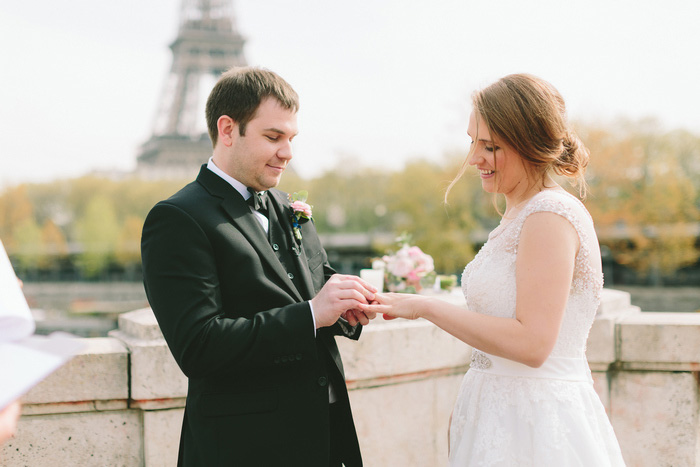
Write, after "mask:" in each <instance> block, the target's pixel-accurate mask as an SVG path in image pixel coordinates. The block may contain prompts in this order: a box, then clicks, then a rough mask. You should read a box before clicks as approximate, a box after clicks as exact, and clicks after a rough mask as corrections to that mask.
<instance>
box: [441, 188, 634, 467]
mask: <svg viewBox="0 0 700 467" xmlns="http://www.w3.org/2000/svg"><path fill="white" fill-rule="evenodd" d="M541 211H548V212H553V213H556V214H558V215H560V216H562V217H564V218H565V219H567V220H568V221H569V222H570V223H571V224H572V225H573V226H574V228H575V229H576V231H577V233H578V236H579V240H580V244H581V247H580V250H579V252H578V254H577V256H576V263H575V267H574V278H573V282H572V286H571V290H570V293H569V300H568V302H567V307H566V311H565V314H564V318H563V322H562V326H561V330H560V333H559V336H558V339H557V342H556V344H555V346H554V349H553V351H552V353H551V355H550V357H549V358H548V360H547V361H546V362H545V363H544V364H543V365H542V367H540V368H531V367H528V366H526V365H522V364H520V363H517V362H514V361H510V360H507V359H503V358H499V357H495V356H492V355H489V354H486V353H484V352H481V351H479V350H474V352H473V354H472V363H471V367H470V369H469V371H468V372H467V374H466V375H465V376H464V379H463V382H462V386H461V388H460V391H459V395H458V398H457V402H456V404H455V408H454V411H453V414H452V423H451V426H450V456H449V459H450V466H453V467H457V466H460V467H461V466H518V467H525V466H533V467H535V466H595V467H602V466H621V465H624V461H623V459H622V454H621V452H620V447H619V444H618V442H617V439H616V438H615V434H614V432H613V429H612V426H611V424H610V421H609V420H608V417H607V415H606V414H605V410H604V408H603V405H602V403H601V401H600V399H599V397H598V395H597V394H596V392H595V390H594V388H593V384H592V379H591V376H590V369H589V368H588V364H587V362H586V355H585V348H586V340H587V337H588V333H589V331H590V328H591V325H592V323H593V320H594V318H595V314H596V311H597V309H598V306H599V304H600V294H601V290H602V287H603V277H602V272H601V263H600V250H599V247H598V241H597V238H596V235H595V230H594V228H593V221H592V219H591V218H590V215H589V214H588V211H586V209H585V207H584V206H583V204H582V203H581V202H580V201H579V200H577V199H576V198H575V197H573V196H571V195H569V194H568V193H565V192H563V191H555V190H545V191H543V192H540V193H538V194H537V195H535V196H534V197H533V198H532V199H531V200H530V201H529V202H528V203H527V205H526V206H525V207H524V208H523V209H522V211H521V212H520V213H519V214H518V215H517V217H516V218H515V219H513V220H512V221H510V222H508V221H507V220H504V221H503V222H502V223H501V225H500V226H499V227H497V228H496V229H494V231H493V232H491V234H490V235H489V238H488V241H487V242H486V244H485V245H484V246H483V248H482V249H481V250H480V251H479V253H478V254H477V256H476V257H475V258H474V260H473V261H472V262H471V263H469V264H468V265H467V267H466V268H465V270H464V274H463V275H462V290H463V292H464V295H465V297H466V301H467V307H468V308H469V309H470V310H473V311H476V312H478V313H482V314H486V315H491V316H499V317H510V318H513V317H515V300H516V287H515V260H516V255H517V250H518V242H519V238H520V232H521V230H522V226H523V224H524V222H525V219H526V218H527V216H529V215H530V214H532V213H535V212H541ZM544 286H546V285H543V287H544Z"/></svg>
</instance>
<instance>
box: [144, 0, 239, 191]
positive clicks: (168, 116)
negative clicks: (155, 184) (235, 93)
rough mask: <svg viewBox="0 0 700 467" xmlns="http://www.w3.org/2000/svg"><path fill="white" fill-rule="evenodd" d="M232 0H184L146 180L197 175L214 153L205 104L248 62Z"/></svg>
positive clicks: (148, 145) (147, 146)
mask: <svg viewBox="0 0 700 467" xmlns="http://www.w3.org/2000/svg"><path fill="white" fill-rule="evenodd" d="M231 2H232V0H182V5H181V9H180V27H179V30H178V35H177V38H176V39H175V41H174V42H173V43H172V44H171V45H170V49H171V50H172V53H173V61H172V65H171V67H170V73H169V76H168V79H167V81H166V84H165V87H164V88H163V90H162V94H161V98H160V105H159V108H158V112H157V114H156V118H155V122H154V125H153V133H152V135H151V138H150V139H149V140H148V141H147V142H145V143H144V144H143V145H142V146H141V148H140V154H139V156H138V159H137V167H136V173H137V175H138V176H140V177H142V178H145V179H164V178H168V179H193V178H194V177H195V176H196V175H197V172H198V171H199V167H200V166H201V165H202V164H203V163H205V162H206V161H207V159H208V158H209V157H210V156H211V153H212V146H211V141H210V139H209V135H208V133H207V128H206V122H205V119H204V105H205V103H206V99H207V96H208V95H209V92H210V91H211V89H212V87H213V86H214V83H215V82H216V80H217V79H218V77H219V75H220V74H221V73H223V72H224V71H226V70H227V69H229V68H231V67H232V66H244V65H246V60H245V57H244V55H243V44H244V43H245V40H244V39H243V37H242V36H241V35H240V34H239V32H238V30H237V26H236V21H235V16H234V14H233V5H232V3H231Z"/></svg>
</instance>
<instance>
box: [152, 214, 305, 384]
mask: <svg viewBox="0 0 700 467" xmlns="http://www.w3.org/2000/svg"><path fill="white" fill-rule="evenodd" d="M141 254H142V263H143V275H144V286H145V289H146V294H147V296H148V300H149V303H150V304H151V307H152V309H153V312H154V314H155V316H156V318H157V320H158V323H159V325H160V327H161V330H162V332H163V336H164V337H165V339H166V341H167V343H168V346H169V347H170V350H171V352H172V353H173V356H174V357H175V360H176V361H177V363H178V365H179V366H180V368H181V369H182V371H183V372H184V373H185V374H186V375H187V376H188V377H206V376H209V375H213V374H222V372H223V373H226V372H235V371H239V370H248V369H251V368H261V367H266V366H269V365H272V364H273V360H274V359H275V358H276V357H278V356H280V355H291V354H294V355H303V356H304V357H305V358H308V357H312V356H313V358H315V345H314V338H313V324H312V318H311V315H310V312H309V305H308V303H307V302H301V303H292V304H289V305H287V306H283V307H279V308H274V309H270V310H264V311H259V312H257V313H254V314H246V313H245V310H240V312H237V313H235V314H236V316H247V315H251V317H249V318H247V317H240V318H230V317H227V316H225V315H224V313H223V305H222V296H221V288H222V287H241V288H244V287H246V285H247V284H245V283H243V284H221V283H219V280H220V279H219V277H220V275H219V274H218V272H217V269H218V264H217V258H216V252H215V249H214V248H213V246H212V244H211V243H210V239H209V238H208V237H207V235H206V234H205V232H204V231H203V230H202V228H201V226H200V225H199V224H198V223H197V222H196V221H195V220H194V219H193V218H192V217H191V216H190V215H189V214H188V213H186V212H185V211H183V210H182V209H180V208H179V207H177V206H174V205H172V204H168V203H159V204H158V205H156V206H155V207H154V208H153V209H152V210H151V212H150V213H149V215H148V217H147V219H146V222H145V224H144V229H143V236H142V241H141ZM242 267H243V266H242ZM250 280H251V281H252V280H253V279H250ZM241 306H245V305H241Z"/></svg>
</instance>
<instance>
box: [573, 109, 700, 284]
mask: <svg viewBox="0 0 700 467" xmlns="http://www.w3.org/2000/svg"><path fill="white" fill-rule="evenodd" d="M583 136H584V141H585V142H586V144H587V146H588V147H589V149H590V150H591V177H590V185H591V192H592V196H591V198H590V200H589V202H588V207H589V210H590V212H591V215H592V216H593V218H594V220H595V221H596V224H597V227H598V230H599V237H600V241H601V243H603V244H606V245H608V246H609V247H610V249H611V251H612V254H613V257H614V258H615V260H616V261H617V262H618V263H620V264H623V265H626V266H628V267H631V268H633V269H635V270H636V271H638V272H639V273H640V274H642V275H643V276H647V277H648V278H649V280H650V282H651V283H652V284H656V285H658V284H660V282H661V277H662V275H664V274H669V273H672V272H674V271H676V270H677V269H679V268H681V267H683V266H686V265H689V264H693V263H695V262H696V261H697V260H698V258H699V257H700V252H699V251H698V250H697V248H696V247H695V242H696V237H695V235H694V234H693V226H694V225H697V222H698V221H700V214H699V212H698V206H697V201H696V200H697V199H698V193H697V189H696V186H695V184H694V183H693V180H692V178H691V177H692V176H691V173H689V172H688V170H685V169H684V167H689V165H688V164H689V163H690V161H686V160H684V159H683V158H684V157H685V155H687V154H693V153H692V152H689V153H684V152H679V151H678V148H677V144H676V138H675V135H674V134H670V133H666V134H664V133H663V132H661V131H660V130H659V128H658V124H656V123H655V122H653V121H649V120H647V121H641V122H635V123H630V122H620V123H618V124H617V125H615V126H614V127H612V128H610V129H604V128H601V127H592V128H589V129H588V131H586V133H585V134H584V135H583Z"/></svg>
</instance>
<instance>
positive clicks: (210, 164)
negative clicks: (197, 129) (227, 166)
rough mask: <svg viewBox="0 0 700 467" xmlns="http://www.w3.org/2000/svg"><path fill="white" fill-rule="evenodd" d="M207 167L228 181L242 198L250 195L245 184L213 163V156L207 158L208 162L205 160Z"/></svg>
mask: <svg viewBox="0 0 700 467" xmlns="http://www.w3.org/2000/svg"><path fill="white" fill-rule="evenodd" d="M207 169H209V170H211V171H212V172H214V173H215V174H216V175H218V176H219V177H221V178H223V179H224V180H226V182H228V184H229V185H231V186H232V187H234V188H235V189H236V191H237V192H239V193H240V194H241V196H242V197H243V199H244V200H246V201H247V200H248V198H250V197H251V196H252V195H251V194H250V191H248V187H247V186H245V185H244V184H243V183H241V182H239V181H238V180H236V179H235V178H233V177H232V176H230V175H229V174H227V173H226V172H224V171H223V170H221V169H220V168H219V167H217V165H216V164H215V163H214V156H212V157H210V158H209V162H207Z"/></svg>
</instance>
